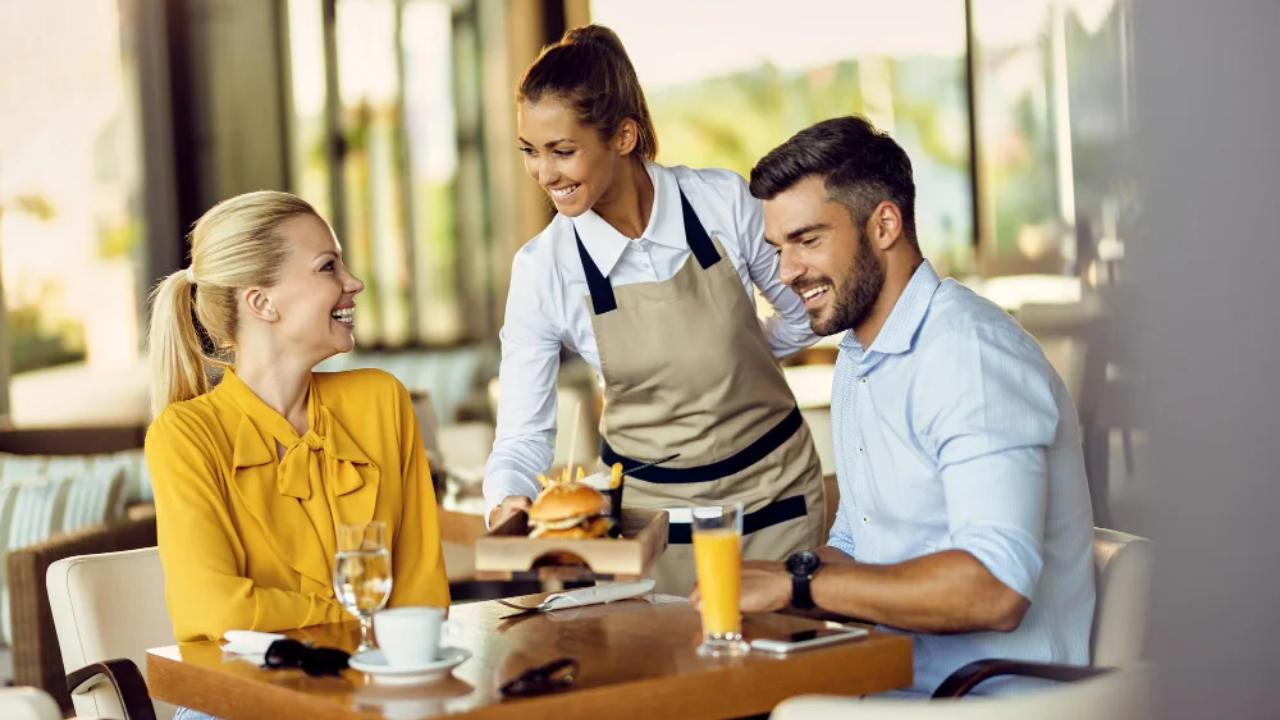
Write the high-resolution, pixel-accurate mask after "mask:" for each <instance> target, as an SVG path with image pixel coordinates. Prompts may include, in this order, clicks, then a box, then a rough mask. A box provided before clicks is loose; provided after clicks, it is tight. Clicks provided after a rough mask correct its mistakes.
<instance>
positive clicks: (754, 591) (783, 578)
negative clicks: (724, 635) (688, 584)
mask: <svg viewBox="0 0 1280 720" xmlns="http://www.w3.org/2000/svg"><path fill="white" fill-rule="evenodd" d="M701 601H702V594H701V593H700V592H699V590H698V588H697V586H694V588H693V593H691V594H690V595H689V602H692V603H693V605H694V607H696V608H698V609H701ZM790 604H791V574H790V573H788V572H787V568H786V565H784V564H783V563H780V562H773V561H768V560H744V561H743V563H742V596H741V600H740V601H739V603H738V605H739V607H740V608H741V609H742V612H744V613H760V612H777V611H778V610H781V609H783V608H785V607H787V606H789V605H790Z"/></svg>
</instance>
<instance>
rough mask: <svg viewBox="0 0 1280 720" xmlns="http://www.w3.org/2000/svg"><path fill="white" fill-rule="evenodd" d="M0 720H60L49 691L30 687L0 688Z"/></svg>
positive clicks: (60, 713) (59, 710)
mask: <svg viewBox="0 0 1280 720" xmlns="http://www.w3.org/2000/svg"><path fill="white" fill-rule="evenodd" d="M0 720H62V710H61V709H59V708H58V703H57V702H55V701H54V699H53V697H52V696H50V695H49V693H47V692H44V691H43V690H37V689H36V688H31V687H16V688H4V689H3V690H0Z"/></svg>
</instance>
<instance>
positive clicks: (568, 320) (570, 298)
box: [484, 25, 826, 595]
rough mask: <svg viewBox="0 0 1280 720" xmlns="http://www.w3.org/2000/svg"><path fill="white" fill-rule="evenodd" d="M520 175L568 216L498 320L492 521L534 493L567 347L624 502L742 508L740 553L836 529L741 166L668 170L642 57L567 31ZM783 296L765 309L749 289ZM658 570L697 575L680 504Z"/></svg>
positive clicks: (523, 84) (524, 126)
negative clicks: (581, 370)
mask: <svg viewBox="0 0 1280 720" xmlns="http://www.w3.org/2000/svg"><path fill="white" fill-rule="evenodd" d="M516 100H517V106H518V108H517V109H518V126H519V134H520V137H519V147H520V151H521V152H522V153H524V164H525V170H526V171H527V172H528V173H529V176H530V177H532V178H533V179H534V180H535V181H537V183H538V184H539V185H540V186H541V187H542V188H543V189H544V190H546V192H547V195H548V196H549V197H550V199H551V202H552V203H554V204H555V207H556V210H557V211H558V214H557V215H556V216H555V218H553V219H552V221H551V224H550V225H548V226H547V228H546V229H545V230H544V231H543V232H542V233H541V234H539V235H538V236H537V237H535V238H534V239H533V240H531V241H530V242H529V243H528V244H526V245H525V246H524V247H523V248H521V250H520V251H519V252H518V253H517V254H516V258H515V261H514V263H513V266H512V271H511V288H510V292H509V295H508V297H507V310H506V321H505V324H504V327H503V328H502V332H501V335H500V337H501V340H502V366H501V370H500V373H499V382H500V388H501V400H500V402H499V405H498V426H497V434H496V440H495V442H494V447H493V454H492V455H491V456H490V457H489V461H488V463H487V465H486V466H485V481H484V494H485V499H486V502H487V503H488V505H489V507H490V513H489V521H490V524H491V525H493V524H496V523H500V522H501V521H503V520H505V519H506V518H507V517H508V516H510V515H511V514H512V513H514V512H516V510H517V509H519V508H527V507H528V505H529V503H530V498H532V497H534V496H536V495H537V492H538V488H539V484H538V482H537V481H536V480H535V478H536V476H537V473H539V472H545V471H546V470H547V469H548V468H549V467H550V465H551V462H552V457H553V452H554V445H555V433H556V377H557V371H558V369H559V365H560V348H561V346H564V347H568V348H569V349H570V350H573V351H575V352H577V353H578V354H580V355H581V356H582V357H583V358H585V359H586V360H587V362H589V363H590V364H591V365H592V366H594V367H595V368H596V369H597V370H598V371H599V372H600V373H601V375H602V376H603V379H604V382H603V386H604V415H603V417H602V419H601V422H600V433H601V435H602V436H603V438H604V442H603V443H602V448H601V459H602V460H603V462H604V464H605V465H611V464H613V463H615V462H621V463H622V464H623V467H624V469H626V470H628V471H629V470H630V469H631V468H633V467H635V466H638V465H640V464H643V463H645V462H647V461H650V460H655V459H659V458H664V457H667V456H670V455H673V454H676V453H679V455H680V456H679V458H677V459H676V460H674V461H672V462H669V463H667V464H665V465H662V466H659V467H652V468H648V469H644V470H639V471H636V472H634V473H632V472H627V475H628V480H627V484H626V490H625V492H624V493H623V500H624V503H625V505H627V506H629V507H639V508H650V509H657V508H688V507H691V506H695V505H717V504H726V503H741V504H742V506H743V510H744V520H743V526H744V527H743V532H744V539H743V554H744V556H745V557H748V558H758V559H770V560H780V559H783V558H785V557H787V556H788V555H789V554H791V553H792V552H796V551H798V550H806V549H812V548H814V547H817V546H819V545H821V544H822V543H823V542H824V541H825V537H826V533H825V530H826V528H824V527H823V518H824V513H823V496H822V472H821V469H820V467H819V464H818V455H817V452H816V451H815V450H814V446H813V439H812V438H811V437H810V435H809V429H808V427H807V426H806V425H805V423H804V421H803V420H802V419H801V416H800V411H799V409H798V408H797V407H796V401H795V397H794V396H793V395H792V393H791V389H790V388H789V387H788V386H787V383H786V381H785V380H784V378H783V375H782V371H781V369H780V368H779V367H778V363H777V360H776V358H781V357H785V356H787V355H789V354H791V353H794V352H796V351H798V350H801V349H803V348H805V347H807V346H809V345H811V344H812V343H813V342H814V341H815V340H816V339H817V338H816V336H814V335H813V334H812V330H811V328H810V326H809V320H808V317H807V316H806V314H805V310H804V304H803V302H802V300H801V299H800V298H799V296H797V295H795V294H794V293H793V292H792V291H791V290H790V289H789V288H787V287H786V286H784V285H783V284H782V283H781V282H780V281H779V279H778V258H777V254H776V252H775V251H774V250H773V249H772V248H771V247H770V246H769V245H768V244H766V243H765V242H764V221H763V212H762V209H761V206H760V204H759V202H758V201H756V200H755V199H754V198H752V197H751V195H750V193H749V192H748V191H747V185H746V183H745V182H744V181H743V179H742V178H741V177H739V176H738V175H737V174H736V173H734V172H732V171H729V170H719V169H715V170H693V169H690V168H687V167H670V168H668V167H664V166H662V165H659V164H657V163H656V162H654V158H655V157H656V156H657V152H658V139H657V135H656V134H655V132H654V129H653V121H652V119H651V118H650V116H649V107H648V104H647V103H646V102H645V98H644V92H643V91H642V90H641V89H640V82H639V79H638V78H637V77H636V73H635V69H634V68H633V67H632V65H631V60H630V59H629V58H628V57H627V53H626V50H625V49H624V48H623V47H622V42H621V41H620V40H619V39H618V36H617V35H615V34H614V33H613V31H611V30H609V29H607V28H605V27H602V26H599V25H589V26H586V27H581V28H575V29H573V30H570V31H569V32H568V33H566V34H565V36H564V38H563V39H561V41H560V42H559V43H557V44H555V45H552V46H551V47H548V48H547V49H546V50H544V51H543V53H542V55H541V56H540V57H539V58H538V59H537V60H536V61H535V62H534V63H533V65H532V66H531V67H530V68H529V69H528V70H527V71H526V72H525V74H524V77H523V78H522V79H521V81H520V85H519V88H518V91H517V97H516ZM753 285H754V286H755V287H758V288H759V289H760V291H761V293H762V294H763V295H764V296H765V298H767V299H768V300H769V302H770V303H771V304H772V305H773V307H774V308H775V310H776V311H777V313H776V315H775V316H774V317H773V318H771V319H770V320H769V321H768V322H767V323H764V324H762V323H761V321H760V320H759V319H758V316H757V314H756V308H755V300H754V296H753V293H752V286H753ZM671 519H672V521H673V522H672V524H671V531H670V532H671V534H670V538H669V545H668V548H667V551H666V553H665V554H664V555H663V556H662V558H660V559H659V561H658V563H657V565H656V566H655V570H654V577H655V579H656V580H657V581H658V584H659V585H658V586H659V588H660V589H661V590H662V591H663V592H669V593H675V594H681V595H683V594H687V593H688V591H689V590H690V588H691V587H692V585H693V582H694V579H695V572H694V563H693V550H692V545H691V544H690V543H691V540H690V526H689V513H688V511H687V510H686V511H683V512H680V511H677V512H673V513H672V515H671Z"/></svg>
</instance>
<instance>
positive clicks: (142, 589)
mask: <svg viewBox="0 0 1280 720" xmlns="http://www.w3.org/2000/svg"><path fill="white" fill-rule="evenodd" d="M46 581H47V584H48V588H49V606H50V608H51V609H52V611H53V623H54V627H55V628H56V629H57V632H58V646H59V648H60V649H61V650H62V661H63V665H64V667H65V668H66V671H67V672H72V671H74V670H76V669H78V668H81V667H84V666H85V665H88V664H90V663H95V662H101V661H103V660H112V659H115V658H128V659H130V660H132V661H133V662H134V663H135V664H136V665H137V666H138V668H139V669H140V670H142V671H143V672H144V673H145V672H146V651H147V649H148V648H153V647H159V646H162V645H173V644H174V642H175V640H174V636H173V624H172V623H171V622H170V621H169V611H168V608H167V607H166V605H165V594H164V570H163V568H162V567H161V565H160V553H159V550H158V549H157V548H154V547H151V548H143V549H141V550H126V551H123V552H114V553H103V554H101V555H82V556H79V557H71V558H66V559H65V560H59V561H58V562H56V563H54V564H53V565H50V566H49V574H48V575H47V577H46ZM72 701H73V702H74V703H75V710H76V713H77V714H79V715H88V716H96V717H114V718H122V717H125V711H124V708H122V707H121V706H120V701H119V698H118V697H117V695H116V693H115V691H114V690H113V689H112V688H111V687H110V686H109V685H107V684H106V683H101V684H99V685H98V686H96V687H95V688H93V689H92V690H89V691H88V692H85V693H82V694H79V695H73V696H72ZM155 705H156V717H157V718H160V719H161V720H167V719H168V718H171V717H172V716H173V708H172V707H170V706H168V705H165V704H163V703H156V704H155Z"/></svg>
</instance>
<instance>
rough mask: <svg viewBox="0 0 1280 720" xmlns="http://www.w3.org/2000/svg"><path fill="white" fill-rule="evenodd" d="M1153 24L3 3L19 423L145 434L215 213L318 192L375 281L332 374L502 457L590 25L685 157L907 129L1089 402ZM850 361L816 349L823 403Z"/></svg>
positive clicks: (816, 381) (804, 366)
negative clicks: (517, 284)
mask: <svg viewBox="0 0 1280 720" xmlns="http://www.w3.org/2000/svg"><path fill="white" fill-rule="evenodd" d="M1130 15H1131V9H1130V7H1129V5H1128V3H1127V2H1126V1H1125V0H1062V1H1058V2H1055V1H1053V0H904V1H903V2H897V3H881V2H872V1H870V0H866V1H863V0H853V1H849V0H844V1H841V0H795V1H794V2H788V3H778V2H773V1H771V0H740V1H739V2H736V3H734V4H733V6H732V8H729V7H728V6H725V5H723V4H721V3H688V2H683V1H681V0H649V1H648V2H643V3H639V2H633V1H630V0H164V1H160V0H151V1H144V0H43V1H42V2H38V3H37V2H18V1H16V0H9V1H8V2H3V3H0V281H2V282H3V312H4V315H5V316H6V320H7V322H6V323H5V325H4V327H5V329H6V333H5V335H4V337H3V338H0V341H2V342H3V344H4V345H7V350H6V351H3V352H0V355H4V356H6V357H7V358H9V365H8V367H7V368H0V370H3V371H4V372H3V373H2V374H0V388H4V387H7V388H8V392H7V394H6V393H0V412H4V413H7V415H8V417H9V419H10V422H11V423H12V424H13V425H15V426H18V427H43V426H50V425H68V424H70V425H84V424H101V423H120V424H132V423H138V422H145V421H146V419H147V418H146V395H145V385H146V374H145V369H144V368H145V358H144V353H145V348H144V347H143V345H144V342H143V341H144V335H145V327H146V313H147V308H146V298H147V293H148V291H149V289H150V287H151V286H152V285H153V284H154V282H155V281H156V279H157V278H159V277H161V276H163V275H165V274H167V273H169V272H172V271H173V270H175V269H177V268H180V267H183V266H184V265H185V264H186V262H187V257H186V254H185V253H186V250H185V245H184V242H185V241H184V233H185V232H186V231H187V230H188V229H189V227H190V226H191V223H192V222H194V221H195V219H196V218H198V217H199V215H200V214H201V213H202V212H203V211H204V210H206V209H207V208H208V207H210V206H211V205H213V204H214V203H216V202H217V201H219V200H221V199H224V198H227V197H229V196H232V195H235V194H237V193H241V192H246V191H250V190H256V189H261V188H276V189H287V190H290V191H292V192H294V193H297V194H299V195H301V196H302V197H304V198H306V199H307V200H309V201H310V202H311V203H313V204H314V205H315V206H316V207H317V208H318V209H319V210H320V211H321V213H322V214H323V215H325V216H326V217H327V218H329V220H330V221H331V223H332V224H333V226H334V229H335V230H336V232H337V234H338V236H339V238H340V239H341V240H342V242H343V243H344V247H345V248H346V252H347V253H348V256H349V258H350V265H351V266H352V268H353V270H354V271H355V272H356V273H357V274H358V275H360V276H361V277H362V278H363V279H364V280H365V281H366V283H367V290H366V291H365V293H364V295H363V296H362V298H361V306H360V321H359V322H358V323H357V325H356V328H357V330H356V332H357V341H358V351H357V352H356V353H354V354H352V355H350V356H344V357H342V358H337V359H335V360H333V361H331V362H329V363H327V364H326V365H325V367H334V368H336V367H351V366H357V365H377V366H381V367H385V368H387V369H390V370H392V371H393V372H396V373H397V374H398V375H400V376H401V378H402V380H404V381H405V382H406V383H407V384H409V386H410V387H411V388H412V389H414V390H416V391H420V392H421V393H422V394H423V395H424V396H428V397H429V398H430V403H431V406H432V410H433V411H434V412H435V413H436V415H437V417H438V422H439V424H440V425H441V426H442V428H443V430H444V432H445V434H446V435H448V434H449V433H450V432H453V430H454V429H456V428H455V426H458V425H459V424H463V425H464V426H465V425H466V424H478V425H471V426H469V427H468V428H467V429H466V430H465V431H464V432H463V435H464V436H465V437H464V438H462V439H458V440H457V441H456V442H454V441H451V442H450V443H449V447H450V448H455V449H454V452H453V455H454V456H455V457H453V458H449V459H450V460H451V461H452V462H450V463H449V464H450V465H451V466H454V467H457V468H474V467H475V466H477V465H478V464H480V463H482V462H483V456H484V453H486V452H487V447H486V444H487V442H488V440H487V437H486V435H485V430H484V427H483V425H484V423H489V424H490V425H491V423H492V420H493V412H492V411H493V405H494V403H495V402H496V386H492V384H491V380H492V379H493V376H494V374H495V373H496V368H497V357H498V349H497V346H496V335H497V330H498V328H499V327H500V326H501V322H502V317H501V313H502V310H503V307H504V304H505V297H506V289H507V282H508V277H509V274H510V263H511V260H512V257H513V255H514V253H515V251H516V249H517V248H518V247H519V246H520V245H521V244H523V243H524V242H526V241H528V240H529V239H530V238H531V237H533V236H534V235H535V234H537V233H538V232H539V231H540V230H541V229H542V227H543V226H544V225H545V224H546V222H547V221H548V219H549V217H550V215H549V213H550V212H551V210H550V207H549V205H548V203H547V202H546V201H545V200H544V199H543V198H542V196H541V194H540V192H539V190H538V189H537V187H536V185H535V184H534V183H533V182H532V181H531V180H529V179H528V178H527V177H526V176H525V175H524V173H523V169H522V166H521V163H520V158H519V155H518V153H517V151H516V149H515V127H514V108H513V87H514V84H515V82H516V80H517V79H518V77H519V75H520V73H521V72H522V71H523V69H524V68H525V67H526V66H527V65H528V64H529V63H530V62H531V61H532V60H533V58H534V57H536V55H537V53H538V51H539V50H540V49H541V47H543V46H544V45H545V44H547V43H550V42H554V41H555V40H557V39H558V38H559V37H560V36H561V34H562V33H563V32H564V31H565V30H566V29H567V28H569V27H573V26H575V25H579V24H584V23H587V22H601V23H604V24H606V25H608V26H610V27H612V28H613V29H614V30H616V31H617V32H618V33H619V35H620V36H621V37H622V39H623V41H624V43H625V44H626V46H627V48H628V50H629V52H630V54H631V56H632V59H633V62H634V64H635V66H636V70H637V72H638V73H639V76H640V79H641V81H642V83H644V86H645V89H646V92H647V94H648V99H649V102H650V105H651V107H652V110H653V114H654V119H655V122H656V124H657V128H658V131H659V136H660V140H661V142H660V145H661V154H660V156H659V161H660V162H663V163H665V164H668V165H679V164H687V165H691V166H699V167H727V168H731V169H733V170H735V171H737V172H739V173H741V174H743V175H746V174H748V173H749V172H750V169H751V166H752V165H753V164H754V162H755V160H756V159H758V158H759V157H761V156H762V155H763V154H764V153H766V152H767V151H769V150H770V149H771V148H773V147H774V146H776V145H778V144H779V143H781V142H782V141H783V140H785V139H786V138H787V137H789V136H790V135H791V134H793V133H794V132H796V131H798V130H800V129H802V128H804V127H806V126H808V125H810V124H812V123H814V122H817V121H819V120H822V119H825V118H829V117H833V116H837V115H842V114H847V113H860V114H863V115H865V116H867V117H868V118H869V119H871V120H872V121H873V122H874V123H875V124H876V125H877V126H879V127H880V128H882V129H884V130H887V131H889V132H890V133H892V134H893V136H894V137H895V138H896V139H897V140H898V141H899V142H900V143H901V144H902V145H903V146H904V147H905V148H906V150H907V152H908V153H909V154H910V156H911V157H912V159H913V162H914V163H915V171H916V180H917V184H918V194H919V205H918V208H917V218H918V220H917V222H918V225H919V228H920V231H919V232H920V238H921V243H922V245H923V247H924V250H925V252H926V253H927V255H928V256H929V257H930V259H931V260H932V261H933V263H934V265H935V266H936V267H937V268H938V269H939V271H940V272H941V273H943V274H944V275H954V276H957V277H960V278H962V279H964V280H965V281H966V282H969V283H970V284H971V285H972V286H974V287H975V288H977V289H979V290H980V291H982V292H984V293H985V294H987V295H988V296H989V297H991V298H992V299H994V300H996V301H997V302H999V303H1000V304H1001V305H1002V306H1004V307H1005V308H1007V309H1008V310H1010V312H1013V313H1015V314H1016V315H1018V316H1019V317H1020V319H1022V320H1023V322H1024V324H1025V325H1027V326H1028V328H1029V329H1031V330H1032V331H1033V332H1035V333H1036V334H1037V336H1038V337H1040V338H1041V340H1042V343H1043V344H1045V347H1046V351H1047V352H1049V353H1050V355H1051V357H1052V358H1053V360H1054V362H1055V364H1057V365H1058V367H1059V370H1060V372H1061V373H1062V374H1063V375H1064V377H1066V378H1067V379H1068V383H1069V385H1070V386H1071V387H1072V389H1073V391H1074V392H1076V393H1077V395H1078V400H1079V401H1081V402H1083V403H1084V404H1086V405H1087V404H1089V403H1090V402H1092V400H1091V399H1090V398H1089V397H1084V395H1087V392H1086V388H1085V387H1084V386H1085V385H1086V384H1087V383H1086V379H1085V376H1086V375H1087V374H1088V373H1086V366H1088V365H1089V361H1090V358H1089V352H1088V351H1089V345H1088V342H1087V339H1086V336H1087V335H1088V334H1089V332H1090V331H1092V329H1093V328H1092V325H1091V323H1093V322H1094V321H1095V320H1096V319H1097V317H1098V316H1099V314H1100V313H1099V310H1102V309H1103V305H1104V304H1105V303H1103V302H1100V301H1099V298H1100V297H1101V296H1102V294H1105V287H1106V286H1108V285H1111V284H1114V283H1115V281H1116V278H1117V277H1118V273H1119V272H1120V266H1121V265H1122V264H1123V262H1122V261H1123V257H1124V245H1125V241H1126V240H1127V239H1128V233H1127V224H1128V223H1129V222H1130V221H1131V220H1132V217H1133V215H1134V206H1135V199H1134V187H1133V182H1132V173H1131V168H1130V164H1129V160H1128V147H1129V140H1130V136H1131V133H1132V130H1133V120H1132V114H1133V113H1132V108H1131V105H1132V87H1131V86H1132V73H1131V68H1130V65H1131V63H1130V57H1131V55H1132V47H1131V45H1132V39H1131V30H1130V26H1131V18H1130ZM1100 288H1103V289H1104V290H1103V292H1102V293H1101V294H1100V293H1099V292H1098V291H1099V289H1100ZM765 311H766V312H767V310H765ZM833 348H834V346H833V345H831V346H828V347H827V348H826V349H827V352H825V353H824V352H823V348H821V347H820V348H818V349H816V350H815V351H813V352H811V353H806V354H803V356H802V357H798V358H794V359H792V360H791V361H790V363H789V365H790V366H791V368H792V369H790V370H789V376H790V377H791V378H792V381H793V386H794V387H795V388H796V391H797V394H798V395H799V396H801V398H802V400H803V404H804V405H806V410H807V411H814V412H813V413H811V414H817V415H820V414H821V410H822V409H823V408H824V407H825V405H826V404H827V403H828V401H829V377H830V374H829V373H830V363H831V362H832V361H833V357H834V350H833ZM565 360H566V362H565V364H564V372H563V375H564V379H563V383H562V384H563V385H564V386H565V389H566V392H569V393H573V392H576V393H578V394H579V395H581V396H583V399H585V400H587V401H588V402H587V403H586V404H587V405H588V406H591V405H592V403H591V402H590V400H592V399H593V398H592V397H589V396H591V395H592V394H593V388H594V387H595V383H594V382H593V380H592V378H590V377H589V375H590V372H589V370H588V369H587V368H586V366H585V364H583V363H580V362H575V361H574V359H573V358H569V357H566V358H565ZM1099 362H1101V361H1099ZM1103 365H1105V363H1103ZM1113 374H1114V372H1113ZM1103 375H1105V373H1103ZM1099 377H1102V376H1099ZM1099 382H1100V381H1099ZM1095 384H1097V383H1095ZM55 391H59V392H55ZM60 397H61V398H65V401H59V400H58V398H60ZM564 404H570V410H571V408H572V404H571V403H567V402H562V405H564ZM813 422H814V423H815V424H822V423H823V422H824V418H822V417H818V418H816V419H814V420H813ZM591 425H592V423H584V426H585V429H584V437H583V438H581V439H582V440H583V442H582V443H580V444H579V445H578V447H580V448H584V453H590V452H591V450H590V448H593V447H594V446H595V442H594V436H593V434H592V433H593V432H594V431H593V430H592V429H591V427H590V426H591ZM562 435H567V433H562ZM1130 439H1131V438H1129V436H1128V435H1126V439H1125V442H1126V443H1127V442H1129V441H1130ZM561 445H562V446H563V447H562V448H561V449H562V450H566V448H567V445H568V439H567V438H564V437H562V438H561ZM463 447H465V448H468V449H467V450H465V451H464V450H462V449H460V448H463ZM566 451H567V450H566ZM824 454H826V456H827V457H828V459H829V453H824ZM584 457H585V456H584ZM561 459H562V460H563V459H565V458H561ZM464 474H465V472H464Z"/></svg>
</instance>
